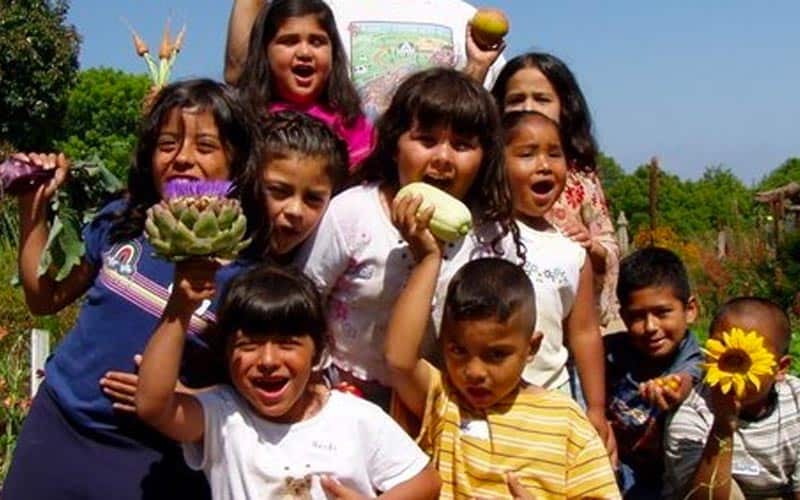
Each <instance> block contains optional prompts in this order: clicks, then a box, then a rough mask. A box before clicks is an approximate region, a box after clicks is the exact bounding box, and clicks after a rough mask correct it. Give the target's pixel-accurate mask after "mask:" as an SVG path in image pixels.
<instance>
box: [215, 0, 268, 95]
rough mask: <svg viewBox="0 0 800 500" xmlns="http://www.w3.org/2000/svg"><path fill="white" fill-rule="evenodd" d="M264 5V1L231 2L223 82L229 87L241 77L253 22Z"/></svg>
mask: <svg viewBox="0 0 800 500" xmlns="http://www.w3.org/2000/svg"><path fill="white" fill-rule="evenodd" d="M265 3H267V1H266V0H233V7H231V15H230V18H229V19H228V39H227V42H226V44H225V81H226V82H227V83H229V84H231V85H235V84H236V82H237V81H238V80H239V77H240V76H241V75H242V71H243V70H244V63H245V61H246V60H247V50H248V46H249V45H250V31H251V30H252V29H253V21H255V19H256V16H257V15H258V11H259V10H260V9H261V7H262V6H263V5H264V4H265Z"/></svg>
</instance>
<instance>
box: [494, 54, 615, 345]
mask: <svg viewBox="0 0 800 500" xmlns="http://www.w3.org/2000/svg"><path fill="white" fill-rule="evenodd" d="M492 94H493V95H494V98H495V100H496V101H497V104H498V106H499V107H500V109H501V111H503V112H508V111H521V110H524V111H538V112H540V113H542V114H544V115H546V116H548V117H549V118H551V119H552V120H554V121H556V122H558V123H559V126H560V128H561V131H562V134H561V135H562V136H563V137H564V138H565V140H564V153H565V155H566V157H567V165H568V167H569V168H568V170H567V180H566V187H565V189H564V191H563V193H562V194H561V196H560V197H559V198H558V200H557V201H556V203H555V204H554V205H553V208H552V209H551V210H550V211H549V212H548V213H547V219H548V220H549V221H550V222H552V223H553V224H555V225H556V226H557V227H558V228H559V229H560V230H561V231H562V233H564V235H566V236H567V237H569V238H571V239H573V240H575V241H576V242H578V243H580V244H581V245H582V246H583V247H584V248H586V249H587V250H588V251H589V260H590V262H591V264H592V270H593V271H594V289H595V301H596V302H597V305H598V307H599V312H600V316H599V320H600V325H601V327H602V329H603V333H614V332H619V331H622V330H624V329H625V326H624V324H623V323H622V319H621V318H620V317H619V304H618V303H617V298H616V283H617V275H618V273H619V246H618V245H617V240H616V236H615V234H614V226H613V224H612V222H611V218H610V216H609V213H608V207H607V206H606V201H605V195H604V194H603V188H602V186H601V185H600V180H599V178H598V176H597V163H596V157H597V155H598V151H597V143H596V142H595V139H594V137H593V136H592V121H591V116H590V113H589V107H588V106H587V104H586V100H585V99H584V97H583V93H581V89H580V87H578V83H577V81H576V80H575V77H574V76H573V74H572V72H571V71H570V70H569V68H568V67H567V66H566V65H565V64H564V63H563V62H562V61H561V60H559V59H558V58H556V57H555V56H552V55H549V54H542V53H535V52H534V53H528V54H523V55H521V56H518V57H515V58H514V59H512V60H511V61H509V62H508V64H506V66H505V67H504V68H503V70H502V71H501V72H500V74H499V75H498V77H497V81H496V83H495V85H494V87H493V89H492Z"/></svg>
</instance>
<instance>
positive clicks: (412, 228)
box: [384, 197, 442, 418]
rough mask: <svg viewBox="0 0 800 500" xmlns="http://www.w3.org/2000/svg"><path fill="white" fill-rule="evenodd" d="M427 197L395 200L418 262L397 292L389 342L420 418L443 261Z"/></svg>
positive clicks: (395, 379) (390, 356)
mask: <svg viewBox="0 0 800 500" xmlns="http://www.w3.org/2000/svg"><path fill="white" fill-rule="evenodd" d="M421 201H422V200H421V198H419V197H403V198H402V199H400V200H398V199H395V200H394V203H393V204H392V222H394V224H395V226H397V227H398V229H399V230H400V232H401V233H402V234H403V237H404V238H405V239H406V241H407V242H408V244H409V247H410V248H411V251H412V253H413V254H414V258H415V259H416V260H417V264H416V266H414V269H413V270H412V271H411V276H409V278H408V281H407V282H406V286H405V287H404V288H403V290H402V291H401V292H400V295H399V296H398V297H397V302H395V305H394V309H393V310H392V316H391V318H390V319H389V325H388V328H387V332H386V344H385V346H384V356H385V358H386V363H387V365H388V368H389V373H390V376H391V379H392V387H393V388H394V390H396V391H397V394H398V395H399V396H400V399H401V400H402V401H403V404H405V405H406V406H407V407H408V409H410V410H411V411H412V412H414V414H415V415H417V416H418V417H420V418H421V417H422V415H423V413H424V412H425V400H426V398H427V394H428V386H429V382H430V372H429V367H428V365H427V364H425V363H424V362H423V361H422V359H421V357H420V354H419V347H420V344H421V343H422V338H423V336H424V335H425V332H426V331H427V327H428V318H429V317H430V312H431V302H432V301H433V295H434V293H435V291H436V282H437V280H438V278H439V268H440V267H441V264H442V250H441V248H440V247H439V243H438V242H437V241H436V239H435V238H434V236H433V235H432V234H431V232H430V230H428V224H429V223H430V220H431V216H432V215H433V209H430V210H427V211H425V212H423V213H422V214H421V215H420V216H419V217H418V216H417V210H418V209H419V206H420V203H421Z"/></svg>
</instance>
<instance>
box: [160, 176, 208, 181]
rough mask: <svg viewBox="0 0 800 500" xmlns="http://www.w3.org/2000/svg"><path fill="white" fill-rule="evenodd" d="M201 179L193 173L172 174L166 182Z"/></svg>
mask: <svg viewBox="0 0 800 500" xmlns="http://www.w3.org/2000/svg"><path fill="white" fill-rule="evenodd" d="M199 180H200V179H198V178H197V177H194V176H191V175H170V176H168V177H167V179H166V182H195V181H199Z"/></svg>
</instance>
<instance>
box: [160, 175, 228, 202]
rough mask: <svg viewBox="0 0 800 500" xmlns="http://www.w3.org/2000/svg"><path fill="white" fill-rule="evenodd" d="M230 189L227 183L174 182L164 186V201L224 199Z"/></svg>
mask: <svg viewBox="0 0 800 500" xmlns="http://www.w3.org/2000/svg"><path fill="white" fill-rule="evenodd" d="M231 188H232V183H231V182H229V181H200V180H198V181H190V180H183V179H182V180H174V181H169V182H167V184H166V186H164V199H167V200H171V199H173V198H199V197H203V196H207V197H214V198H225V197H227V196H228V194H229V193H230V191H231Z"/></svg>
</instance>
